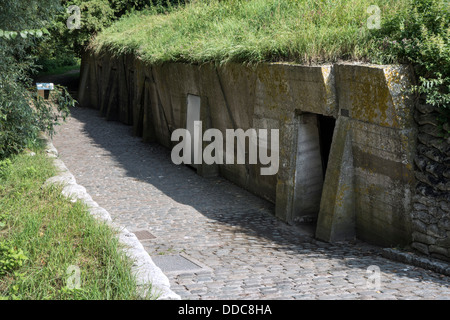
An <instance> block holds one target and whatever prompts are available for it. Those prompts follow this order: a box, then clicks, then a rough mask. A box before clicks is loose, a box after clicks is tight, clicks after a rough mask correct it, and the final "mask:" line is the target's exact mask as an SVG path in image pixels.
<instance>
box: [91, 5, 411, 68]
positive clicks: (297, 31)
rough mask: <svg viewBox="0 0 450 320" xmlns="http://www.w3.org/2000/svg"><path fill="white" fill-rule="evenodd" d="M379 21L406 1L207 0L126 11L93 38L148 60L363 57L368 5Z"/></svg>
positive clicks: (101, 46)
mask: <svg viewBox="0 0 450 320" xmlns="http://www.w3.org/2000/svg"><path fill="white" fill-rule="evenodd" d="M375 3H376V4H377V5H378V6H379V7H380V9H381V19H382V20H381V21H382V22H383V21H387V20H389V19H390V17H392V16H393V15H398V14H402V12H403V10H405V8H406V6H407V3H408V0H377V1H373V0H298V1H294V0H245V1H244V0H228V1H218V0H207V1H192V2H191V3H190V4H188V5H186V6H182V7H179V8H174V9H169V10H168V12H167V13H165V14H158V13H157V11H156V10H154V9H150V10H147V11H143V12H135V13H132V14H130V15H129V16H127V17H123V18H122V19H121V20H119V21H118V22H116V23H114V24H113V25H112V26H111V27H109V28H107V29H105V30H104V31H102V32H101V33H100V34H99V35H98V36H97V37H96V38H95V39H94V41H93V42H92V43H91V48H94V49H95V50H97V51H102V50H108V51H110V52H112V53H114V54H122V53H135V54H137V55H138V56H140V57H141V58H142V59H143V60H145V61H147V62H149V63H154V64H157V63H163V62H170V61H182V62H190V63H203V62H210V61H214V62H219V63H224V62H228V61H236V62H262V61H289V62H297V63H322V62H334V61H339V60H353V61H359V60H362V61H365V60H367V57H368V56H369V55H370V51H371V48H372V44H373V43H372V41H373V40H372V37H371V32H373V30H370V29H369V28H367V21H368V19H369V17H370V16H371V14H370V13H368V12H367V9H368V8H369V7H370V6H371V5H373V4H375Z"/></svg>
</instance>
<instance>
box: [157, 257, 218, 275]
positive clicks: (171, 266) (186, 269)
mask: <svg viewBox="0 0 450 320" xmlns="http://www.w3.org/2000/svg"><path fill="white" fill-rule="evenodd" d="M152 260H153V262H154V263H155V264H156V265H157V266H158V267H159V268H161V270H162V271H163V272H164V273H176V274H180V273H196V272H200V271H210V270H211V269H210V268H208V267H206V266H204V265H203V264H201V263H199V262H198V261H195V260H194V259H192V258H188V257H186V256H184V255H182V254H177V255H159V256H152Z"/></svg>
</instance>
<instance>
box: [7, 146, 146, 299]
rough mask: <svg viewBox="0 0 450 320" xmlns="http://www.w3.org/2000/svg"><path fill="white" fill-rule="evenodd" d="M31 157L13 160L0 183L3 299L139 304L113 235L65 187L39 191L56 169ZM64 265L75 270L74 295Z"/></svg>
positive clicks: (128, 263)
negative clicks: (67, 194) (71, 198)
mask: <svg viewBox="0 0 450 320" xmlns="http://www.w3.org/2000/svg"><path fill="white" fill-rule="evenodd" d="M33 150H34V151H35V153H36V154H35V155H34V156H29V155H27V154H26V153H21V154H19V155H16V156H14V157H12V158H11V164H9V165H8V167H9V171H8V175H7V176H5V177H3V178H1V179H0V186H2V187H3V188H4V189H3V190H0V222H4V223H5V227H4V228H3V229H2V230H1V232H0V245H1V246H2V247H1V248H3V249H0V261H1V262H0V268H3V269H2V270H4V271H3V273H2V274H0V299H31V300H43V299H45V300H57V299H83V300H87V299H88V300H106V299H111V300H123V299H130V300H136V299H139V298H140V296H139V294H138V285H137V283H136V278H135V276H134V275H133V272H132V265H133V261H132V260H131V259H129V258H128V256H127V255H126V253H125V252H124V251H123V250H122V249H123V244H121V243H120V242H119V239H118V237H117V230H115V229H113V228H111V227H110V226H109V225H108V224H106V223H102V222H100V221H98V220H97V219H95V218H94V217H93V216H92V215H91V214H90V213H89V211H88V209H87V207H86V205H85V204H84V203H82V202H79V201H78V202H75V203H73V202H71V201H69V200H68V199H67V198H66V197H64V196H62V194H61V188H62V187H60V186H44V187H43V184H44V182H45V181H46V180H47V179H48V178H50V177H51V176H53V175H54V174H55V168H54V165H53V161H52V159H50V158H49V157H48V156H47V154H46V152H45V150H44V149H39V148H35V149H33ZM4 163H6V162H4ZM0 229H1V228H0ZM20 249H21V250H20ZM25 256H26V257H25ZM25 258H26V260H25ZM69 266H77V267H79V269H80V279H79V280H80V282H79V283H80V288H79V289H77V288H74V289H71V288H70V286H69V284H70V282H69V276H70V274H68V268H69ZM68 286H69V287H68Z"/></svg>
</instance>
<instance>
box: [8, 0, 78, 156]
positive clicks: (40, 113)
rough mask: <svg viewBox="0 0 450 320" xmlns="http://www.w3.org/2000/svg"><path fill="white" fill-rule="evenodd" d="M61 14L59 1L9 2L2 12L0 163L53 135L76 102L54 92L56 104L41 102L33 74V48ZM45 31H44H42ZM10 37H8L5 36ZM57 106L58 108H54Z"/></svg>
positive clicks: (65, 95)
mask: <svg viewBox="0 0 450 320" xmlns="http://www.w3.org/2000/svg"><path fill="white" fill-rule="evenodd" d="M58 10H60V3H59V0H44V1H34V0H33V1H25V0H14V1H12V0H5V1H4V2H2V7H1V10H0V29H1V30H2V34H3V36H2V37H0V159H4V158H6V157H9V156H10V155H12V154H17V153H19V152H20V151H21V150H23V149H24V148H25V147H26V146H27V145H28V144H29V143H30V142H32V141H33V140H35V139H36V137H37V134H38V133H39V131H46V132H48V133H49V134H52V133H53V132H54V126H55V125H57V124H58V121H59V119H61V118H64V117H65V116H66V115H67V113H68V107H69V106H71V105H73V104H74V102H73V100H71V98H69V97H68V94H67V91H65V90H64V89H61V88H59V89H58V90H55V91H54V93H55V94H54V99H53V100H52V101H41V100H39V99H38V98H37V95H36V89H35V88H32V89H31V90H27V89H28V88H30V87H31V83H32V82H31V79H30V77H29V74H30V72H32V71H33V70H34V68H35V64H34V60H35V57H34V56H33V53H32V52H33V50H32V48H34V47H36V46H37V45H38V43H39V41H41V39H42V37H41V34H40V32H38V31H39V30H41V32H42V35H44V34H45V33H47V32H46V31H45V30H46V26H47V27H48V26H49V23H50V19H52V17H54V16H55V14H56V12H57V11H58ZM4 30H7V31H4ZM42 30H43V31H42ZM5 35H6V36H5ZM50 102H54V103H55V104H51V103H50Z"/></svg>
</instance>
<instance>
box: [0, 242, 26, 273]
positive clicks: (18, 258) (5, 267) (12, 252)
mask: <svg viewBox="0 0 450 320" xmlns="http://www.w3.org/2000/svg"><path fill="white" fill-rule="evenodd" d="M25 260H27V256H26V255H25V254H24V252H23V250H22V249H17V248H15V247H14V246H12V245H11V244H10V243H8V242H6V241H0V276H4V275H5V274H7V273H9V272H11V271H13V270H15V269H17V268H18V267H20V266H22V264H23V262H24V261H25Z"/></svg>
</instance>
